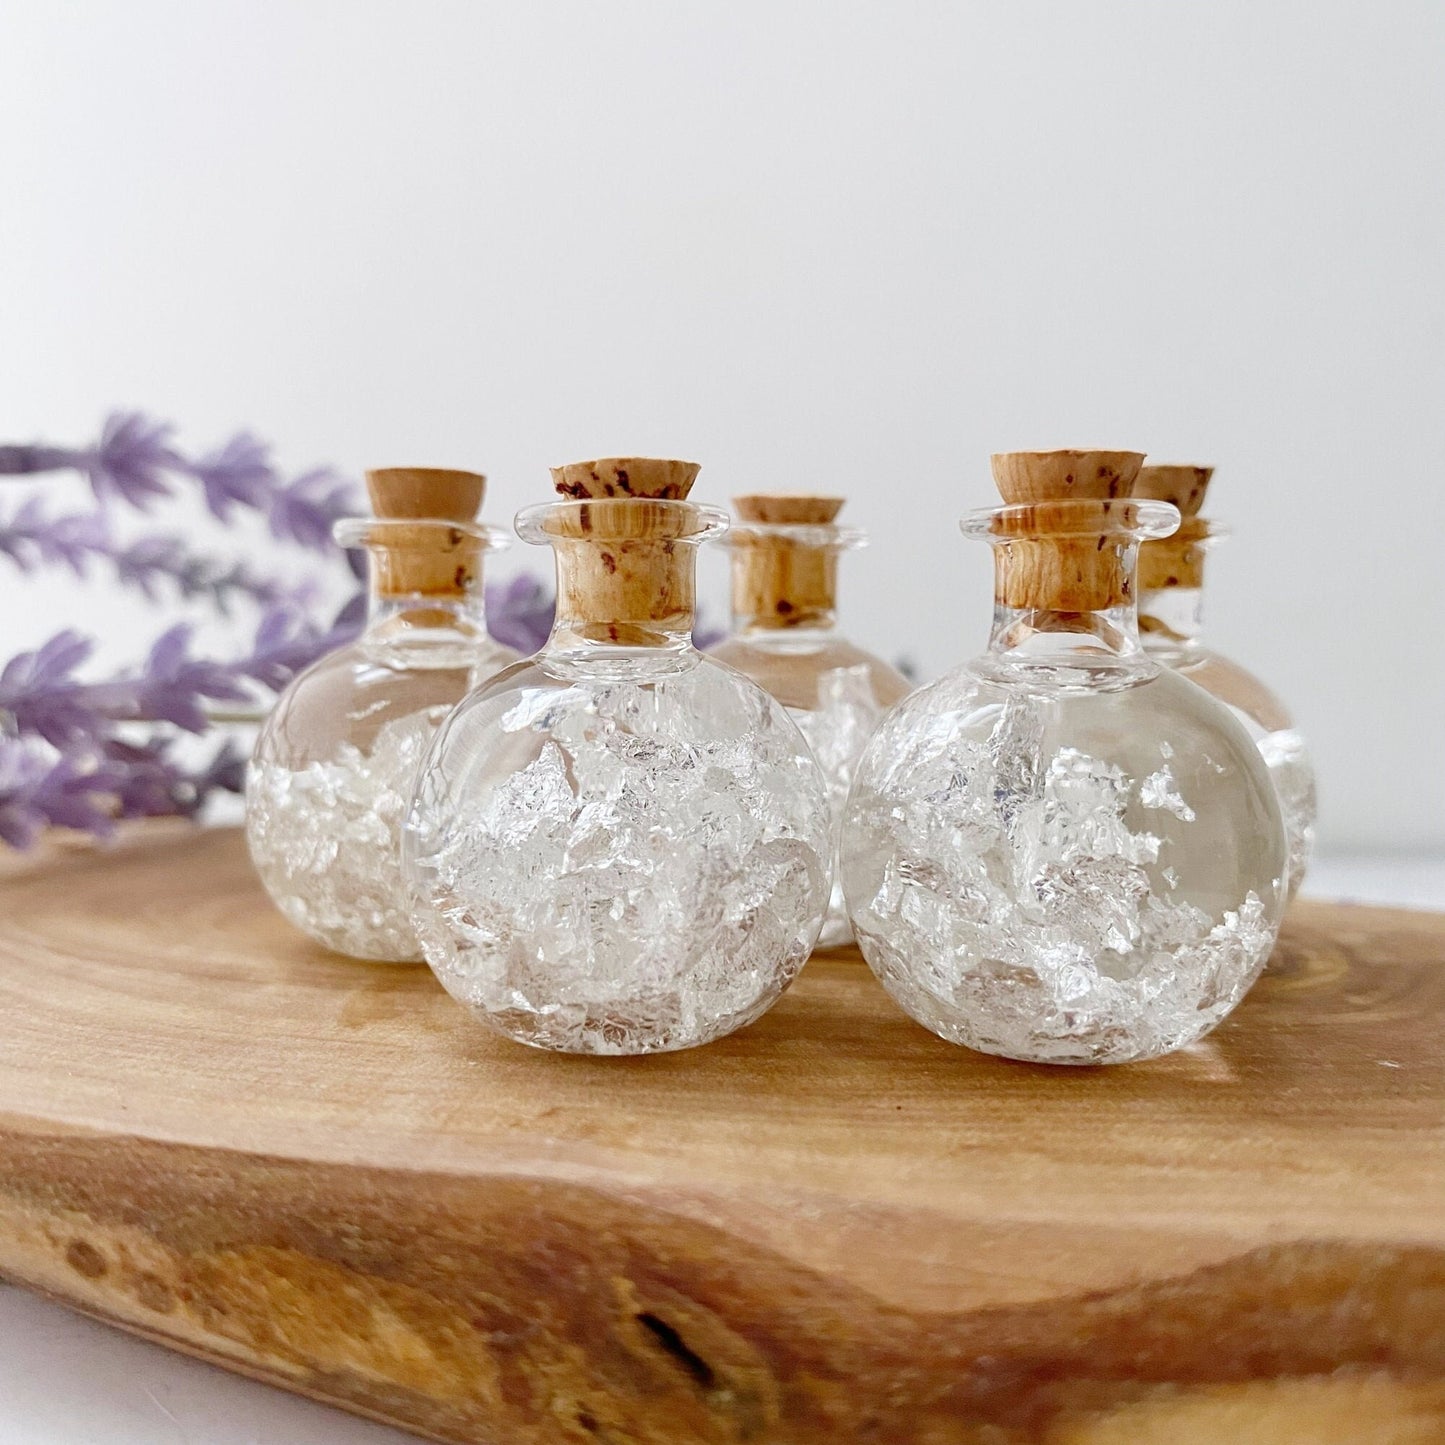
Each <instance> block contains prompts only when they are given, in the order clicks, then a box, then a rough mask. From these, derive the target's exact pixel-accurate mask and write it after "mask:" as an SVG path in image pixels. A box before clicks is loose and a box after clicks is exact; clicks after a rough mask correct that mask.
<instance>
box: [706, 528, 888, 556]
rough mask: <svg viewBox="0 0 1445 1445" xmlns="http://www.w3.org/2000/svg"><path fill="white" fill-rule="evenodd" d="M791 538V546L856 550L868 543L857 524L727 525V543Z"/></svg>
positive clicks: (866, 534) (749, 542)
mask: <svg viewBox="0 0 1445 1445" xmlns="http://www.w3.org/2000/svg"><path fill="white" fill-rule="evenodd" d="M774 540H776V541H780V542H791V543H792V544H793V545H794V546H795V547H816V548H818V549H819V550H823V549H826V550H828V551H831V552H856V551H857V550H858V549H859V548H861V547H866V546H867V545H868V533H867V532H865V531H864V530H863V529H862V528H861V527H836V526H834V525H833V524H832V523H831V522H737V521H735V522H734V523H733V524H732V526H731V527H729V528H728V538H727V545H728V546H730V547H736V546H737V545H738V544H739V543H743V544H752V543H756V542H771V541H774Z"/></svg>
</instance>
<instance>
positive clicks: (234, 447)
mask: <svg viewBox="0 0 1445 1445" xmlns="http://www.w3.org/2000/svg"><path fill="white" fill-rule="evenodd" d="M190 472H191V475H192V476H194V477H195V478H196V480H197V481H199V482H200V484H201V486H202V488H203V489H204V491H205V494H206V506H207V507H208V508H209V509H210V511H211V514H212V516H215V517H218V518H219V519H220V520H221V521H223V522H224V521H225V520H226V519H227V518H228V517H229V516H230V514H231V509H232V508H233V507H236V506H242V507H251V508H253V509H255V510H258V511H262V510H265V509H266V508H267V507H268V505H269V503H270V499H271V496H272V494H273V493H274V492H275V491H276V489H277V487H278V485H279V482H278V478H277V476H276V469H275V467H273V466H272V465H271V448H270V447H269V446H267V445H266V443H265V442H263V441H261V440H260V439H259V438H258V437H254V436H252V435H251V433H250V432H244V431H243V432H237V433H236V435H235V436H233V437H232V438H231V440H230V441H228V442H227V443H226V444H225V445H224V446H221V447H218V448H217V449H216V450H215V451H213V452H208V453H207V454H206V455H205V456H204V457H202V458H201V459H200V460H199V461H197V462H192V463H191V465H190Z"/></svg>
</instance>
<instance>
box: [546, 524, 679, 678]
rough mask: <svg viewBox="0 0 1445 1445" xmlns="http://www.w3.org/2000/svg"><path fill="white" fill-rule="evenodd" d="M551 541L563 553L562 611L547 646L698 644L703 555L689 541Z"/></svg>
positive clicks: (557, 649)
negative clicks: (695, 625) (699, 561)
mask: <svg viewBox="0 0 1445 1445" xmlns="http://www.w3.org/2000/svg"><path fill="white" fill-rule="evenodd" d="M550 540H551V542H552V546H553V548H554V551H555V554H556V560H557V617H556V621H555V622H554V623H553V626H552V635H551V637H550V638H549V639H548V642H547V649H546V650H547V651H549V652H554V653H556V652H578V651H594V650H596V649H599V648H622V649H627V650H629V651H630V650H633V649H639V648H641V649H650V650H662V651H679V652H680V651H686V650H688V649H690V648H691V646H692V628H693V621H694V617H695V614H696V607H697V601H696V571H697V565H696V564H697V558H696V554H695V551H694V547H693V545H692V543H691V541H690V540H688V539H686V538H677V537H613V538H607V537H555V536H554V537H552V538H551V539H550Z"/></svg>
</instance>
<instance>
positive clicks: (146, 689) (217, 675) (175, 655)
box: [0, 623, 249, 748]
mask: <svg viewBox="0 0 1445 1445" xmlns="http://www.w3.org/2000/svg"><path fill="white" fill-rule="evenodd" d="M190 635H191V629H190V628H189V626H187V625H186V624H185V623H181V624H180V625H178V626H176V627H172V628H170V629H169V630H168V631H166V632H164V633H162V634H161V636H160V638H159V640H158V641H157V642H156V644H155V646H154V647H152V648H151V650H150V654H149V655H148V656H147V658H146V661H145V666H144V668H143V669H142V671H141V673H140V674H139V676H136V677H129V678H128V677H119V678H114V679H112V680H111V681H109V682H81V681H80V680H79V679H78V678H77V677H76V672H77V670H78V669H79V667H80V666H81V664H82V663H84V662H85V661H86V659H87V658H89V657H90V655H91V653H92V652H93V651H94V647H95V644H94V643H93V642H92V641H91V640H90V639H89V638H87V637H82V636H81V635H80V633H78V632H72V631H68V630H67V631H65V632H61V633H58V634H57V635H56V636H55V637H52V638H51V639H50V641H49V642H47V643H46V644H45V645H44V646H43V647H40V648H38V649H37V650H36V651H34V652H22V653H19V654H17V655H16V656H15V657H13V658H11V660H10V661H9V662H8V663H7V664H6V666H5V669H4V671H3V672H0V714H5V715H8V719H9V730H10V731H12V732H16V733H22V734H24V733H31V734H34V735H35V736H37V737H41V738H44V739H45V741H46V742H48V743H51V744H52V745H53V746H55V747H62V748H63V747H66V746H68V745H72V744H75V743H77V742H80V741H84V740H90V741H94V740H96V739H99V738H103V737H105V736H107V735H108V734H109V733H110V732H111V731H112V729H113V727H114V725H115V724H116V723H122V722H169V723H174V724H175V726H177V727H179V728H184V729H185V730H186V731H187V732H193V733H199V732H204V731H205V729H206V727H207V725H208V723H209V719H208V718H207V715H206V709H205V703H206V702H207V701H212V702H246V701H247V700H248V698H249V693H248V692H247V691H246V689H245V688H244V687H243V686H242V684H241V681H240V679H239V678H237V677H235V676H234V675H233V674H232V672H231V671H230V670H229V669H227V668H226V667H224V666H222V665H221V664H219V663H215V662H208V661H205V660H203V659H198V658H193V657H191V656H190V655H189V650H188V649H189V645H190Z"/></svg>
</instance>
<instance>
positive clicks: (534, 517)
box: [513, 497, 731, 546]
mask: <svg viewBox="0 0 1445 1445" xmlns="http://www.w3.org/2000/svg"><path fill="white" fill-rule="evenodd" d="M730 521H731V519H730V518H729V516H728V514H727V513H726V512H725V511H724V510H723V509H722V508H721V507H712V506H708V505H707V504H706V503H703V502H690V501H684V500H681V499H678V498H673V497H604V498H600V499H593V498H587V499H583V500H581V501H558V502H539V503H537V504H536V505H534V506H531V507H523V508H522V510H521V511H520V512H518V513H517V515H516V518H515V519H514V521H513V526H514V527H515V528H516V532H517V535H518V536H519V537H520V538H521V539H522V540H523V541H524V542H528V543H531V544H532V545H533V546H537V545H547V546H551V545H553V544H554V543H556V542H559V541H595V542H642V541H648V540H652V539H655V540H657V541H668V542H685V543H687V544H689V545H695V544H698V543H702V542H705V541H707V540H708V539H709V538H710V537H719V536H721V535H722V534H723V533H724V532H726V531H727V530H728V527H729V524H730Z"/></svg>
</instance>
